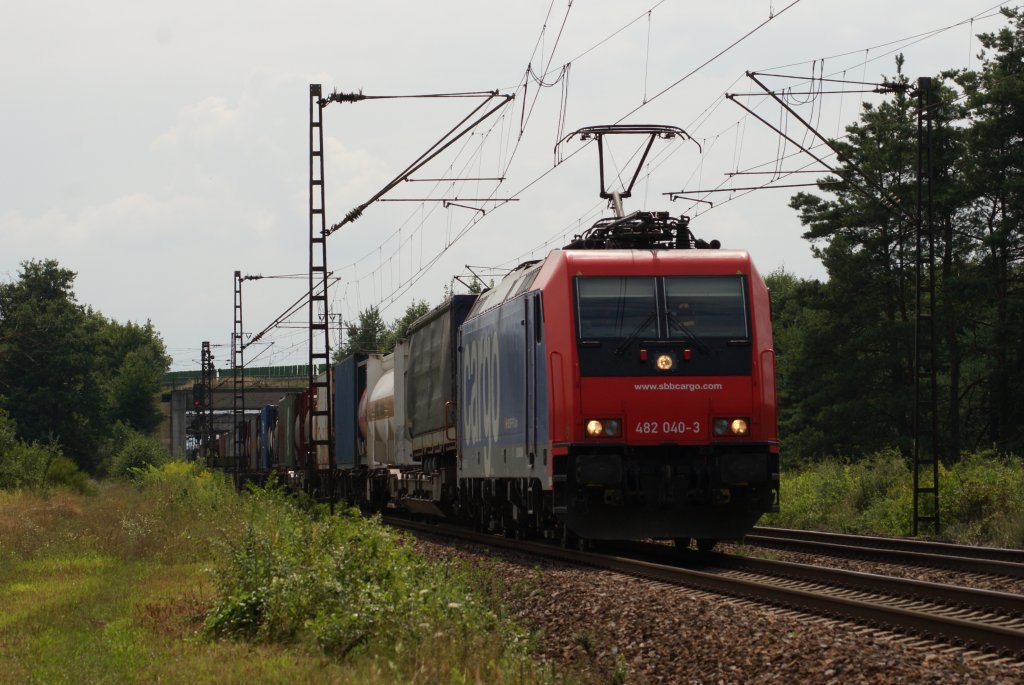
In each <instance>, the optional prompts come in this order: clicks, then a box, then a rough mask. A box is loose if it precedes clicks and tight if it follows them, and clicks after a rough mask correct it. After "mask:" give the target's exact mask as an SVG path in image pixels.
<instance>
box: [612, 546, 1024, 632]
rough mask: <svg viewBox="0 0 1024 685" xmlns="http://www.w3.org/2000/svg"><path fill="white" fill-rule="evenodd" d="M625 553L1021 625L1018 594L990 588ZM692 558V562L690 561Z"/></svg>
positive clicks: (672, 552)
mask: <svg viewBox="0 0 1024 685" xmlns="http://www.w3.org/2000/svg"><path fill="white" fill-rule="evenodd" d="M621 549H622V550H623V551H624V552H626V553H628V554H631V555H632V554H637V555H644V556H645V557H647V558H653V559H657V560H659V561H661V562H664V563H668V564H678V563H680V562H683V563H692V562H696V563H699V564H701V565H704V566H712V567H715V568H723V569H730V570H735V571H741V572H749V573H759V574H763V575H768V576H774V577H777V578H785V579H791V580H798V581H801V582H808V583H821V584H824V585H829V586H832V587H839V588H848V589H850V590H856V591H859V592H874V593H880V594H886V595H889V596H891V597H895V598H902V599H912V600H916V601H923V602H932V603H942V604H944V605H946V606H947V607H949V608H956V609H964V608H969V609H972V610H976V611H987V612H991V613H993V614H999V615H1000V616H1004V617H1008V618H1011V619H1013V620H1017V621H1019V622H1020V623H1021V626H1022V627H1024V595H1018V594H1014V593H1011V592H1000V591H996V590H982V589H978V588H970V587H963V586H959V585H944V584H942V583H933V582H930V581H924V580H916V579H913V578H902V577H896V576H885V575H880V574H876V573H865V572H862V571H849V570H846V569H837V568H830V567H827V566H813V565H810V564H798V563H794V562H790V561H778V560H775V559H759V558H755V557H746V556H741V555H733V554H718V553H715V554H697V553H694V552H689V553H688V554H687V555H685V556H684V555H681V554H680V553H679V551H678V550H676V549H675V548H673V547H668V546H666V545H658V544H652V543H622V545H621ZM691 560H692V561H691Z"/></svg>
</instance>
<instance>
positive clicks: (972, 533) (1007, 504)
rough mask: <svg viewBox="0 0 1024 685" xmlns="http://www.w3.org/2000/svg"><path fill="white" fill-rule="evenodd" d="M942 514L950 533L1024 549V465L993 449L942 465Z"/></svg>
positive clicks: (974, 542)
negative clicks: (948, 466)
mask: <svg viewBox="0 0 1024 685" xmlns="http://www.w3.org/2000/svg"><path fill="white" fill-rule="evenodd" d="M940 479H941V480H940V483H941V488H942V490H941V493H940V495H939V497H940V499H939V514H940V517H941V519H942V522H943V529H944V531H943V532H944V533H945V534H946V535H949V536H951V537H953V538H954V539H957V540H962V541H963V542H969V543H973V544H989V545H999V546H1011V547H1024V463H1022V462H1021V460H1020V459H1019V458H1017V457H1010V456H1001V455H998V454H995V453H992V452H984V453H980V454H972V455H968V456H967V457H965V458H964V459H962V460H961V461H960V462H958V463H956V464H955V465H954V466H953V467H952V468H951V469H948V470H947V469H942V471H941V474H940Z"/></svg>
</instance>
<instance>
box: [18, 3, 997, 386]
mask: <svg viewBox="0 0 1024 685" xmlns="http://www.w3.org/2000/svg"><path fill="white" fill-rule="evenodd" d="M569 4H570V3H569V2H567V0H554V2H552V0H529V1H523V2H493V1H490V0H475V1H466V2H462V1H458V2H457V1H452V0H448V1H445V2H422V1H407V0H392V1H391V2H386V3H384V2H382V3H368V2H359V3H356V2H344V1H341V2H306V1H303V0H295V1H294V2H292V3H287V7H286V6H285V5H286V3H277V2H253V1H250V2H218V1H216V0H214V1H210V0H206V1H204V2H195V1H193V0H182V1H181V2H177V3H174V4H173V5H167V4H166V3H162V4H157V3H151V2H139V1H138V0H134V1H132V2H127V1H114V0H99V1H98V2H93V3H78V2H66V1H65V2H52V1H47V0H41V1H39V2H32V3H8V4H7V5H6V6H5V8H4V11H3V14H2V21H0V63H2V64H3V65H4V69H3V71H2V73H0V84H2V88H0V93H2V95H0V173H2V176H0V240H2V242H0V246H2V249H0V278H3V279H5V280H11V279H14V278H16V276H17V272H18V268H19V264H20V263H21V262H22V261H23V260H28V259H45V258H52V259H56V260H58V261H59V262H60V263H61V265H62V266H65V267H68V268H71V269H73V270H75V271H76V272H78V279H77V285H76V291H77V295H78V299H79V301H80V302H83V303H86V304H89V305H91V306H92V307H94V308H95V309H98V310H99V311H101V312H102V313H103V314H105V315H106V316H108V317H110V318H113V319H116V320H118V321H128V320H131V321H138V322H144V321H145V320H146V319H151V320H152V321H153V324H154V325H155V326H156V328H157V330H159V331H160V333H161V334H162V336H163V339H164V341H165V342H166V343H167V346H168V349H169V350H170V352H171V354H172V355H173V357H174V365H173V368H174V369H185V368H195V367H196V366H197V365H198V362H197V360H198V357H199V348H200V345H201V342H202V341H204V340H209V341H211V342H212V343H213V344H214V345H224V347H219V348H216V349H215V354H216V355H217V357H218V359H217V365H218V366H225V365H227V363H228V359H229V351H228V347H227V345H228V343H229V341H230V334H231V329H232V322H233V318H232V316H233V313H232V285H233V273H234V271H235V270H236V269H237V270H240V271H242V273H244V274H262V275H264V276H272V275H290V274H302V273H304V272H305V271H306V269H307V263H308V262H307V260H308V256H307V250H308V217H307V197H308V180H309V179H308V133H309V128H308V127H309V98H308V92H309V84H310V83H321V84H323V86H324V89H325V92H330V91H331V90H333V89H335V88H337V89H338V90H339V91H345V92H349V91H359V90H361V91H362V92H364V93H366V94H368V95H409V94H422V93H452V92H465V91H489V90H498V91H499V92H501V93H504V94H510V95H515V100H514V101H513V103H512V104H510V105H509V106H507V107H505V108H504V109H502V110H500V111H499V112H498V113H497V114H495V116H493V117H492V118H491V119H488V120H487V121H486V122H485V123H484V124H483V125H481V126H480V127H478V128H477V129H475V130H474V132H473V134H472V135H470V136H467V137H466V138H464V139H463V140H461V141H459V142H458V143H456V144H455V145H453V146H452V147H451V148H450V149H449V150H448V151H447V153H446V154H444V155H442V156H440V157H438V159H437V160H435V161H434V162H433V163H431V164H430V165H429V166H427V167H425V168H424V169H423V170H421V171H420V172H418V173H417V174H416V175H415V176H416V177H418V178H423V179H428V178H467V177H473V178H478V177H484V178H492V177H501V178H504V180H503V181H501V182H500V183H498V182H495V181H473V182H462V183H448V182H445V183H434V182H418V183H417V182H410V183H403V184H402V185H401V186H400V187H398V188H396V189H395V190H394V191H392V192H391V193H390V194H389V195H388V196H387V197H389V198H426V197H431V198H438V199H440V198H454V197H458V198H460V199H461V198H471V197H495V198H516V200H517V201H516V202H509V203H506V204H501V205H500V206H499V203H495V202H490V203H479V202H460V203H459V204H463V205H466V206H452V207H448V208H445V207H444V206H443V205H442V203H440V202H429V203H427V202H423V203H418V202H395V203H387V204H382V203H377V204H374V205H372V206H370V207H369V208H368V209H367V210H366V212H365V214H364V215H363V216H362V218H360V219H359V220H358V221H356V222H354V223H352V224H349V225H347V226H345V227H344V228H342V229H341V230H339V231H338V232H336V233H335V234H334V235H332V236H331V238H330V240H329V242H328V267H329V268H330V269H331V270H332V271H334V272H335V275H336V276H338V278H339V281H338V284H337V285H336V286H335V287H332V289H331V299H332V301H333V303H332V316H333V315H335V314H339V315H340V316H341V317H342V318H343V319H352V318H354V317H355V316H356V314H357V312H358V311H359V310H360V309H362V308H364V307H367V306H369V305H372V304H375V303H379V304H381V306H382V307H383V308H384V311H383V315H384V317H385V318H386V319H388V320H390V319H393V318H397V317H398V316H400V315H401V314H402V312H403V310H404V308H405V306H406V305H407V304H408V303H409V302H410V301H411V300H412V299H413V298H424V299H427V300H428V301H430V302H431V304H436V303H437V302H439V300H440V298H441V295H442V292H443V289H444V286H445V284H446V283H449V282H450V279H451V277H452V276H453V275H456V274H459V275H464V274H467V273H468V272H467V268H466V265H473V266H474V267H483V269H480V268H477V271H478V272H480V273H485V272H487V269H488V268H491V267H502V268H509V267H511V266H514V265H515V263H516V262H517V261H519V260H521V259H528V258H531V257H540V256H543V254H545V253H546V251H547V250H548V249H550V248H551V247H557V246H559V245H560V244H561V241H562V239H563V237H565V236H568V237H571V235H572V234H573V233H574V232H578V231H580V230H582V229H584V228H586V226H588V225H590V223H592V222H593V221H594V220H595V219H596V218H598V217H600V216H607V215H608V211H607V209H606V208H605V207H604V205H603V204H602V203H601V201H600V199H599V198H598V194H597V193H598V166H597V153H596V149H594V147H593V146H590V147H587V148H584V147H583V146H582V145H581V144H580V143H579V142H578V141H570V142H569V143H566V144H565V145H563V146H562V148H561V158H562V160H563V161H561V163H559V164H557V165H555V160H556V157H555V150H554V143H555V141H556V140H557V139H558V137H559V135H560V133H562V134H565V133H569V132H571V131H573V130H575V129H577V128H579V127H582V126H588V125H595V124H608V123H615V122H617V121H620V120H624V121H625V122H627V123H644V124H647V123H650V124H670V125H674V126H679V127H682V128H684V129H686V130H687V131H688V132H689V133H690V134H691V135H692V136H693V138H694V139H695V141H696V142H697V143H699V144H700V146H701V149H702V150H703V153H701V152H699V151H698V147H697V145H696V144H694V143H693V142H683V141H659V142H658V143H656V144H655V147H654V149H653V150H652V153H651V155H652V156H651V158H649V160H648V161H649V164H647V165H645V168H644V169H642V170H641V175H640V178H639V180H638V181H637V184H636V187H635V188H634V192H633V198H631V199H630V200H627V201H626V210H627V211H631V210H635V209H643V208H646V209H656V210H668V211H671V212H672V213H673V214H681V213H687V214H690V215H691V216H693V217H694V218H693V222H692V224H691V226H692V228H693V229H694V232H695V233H696V234H697V235H698V236H700V237H704V238H708V239H711V238H717V239H718V240H720V241H721V242H722V244H723V246H724V247H727V248H737V249H746V250H749V251H750V252H751V254H752V255H753V257H754V259H755V260H756V262H757V263H758V264H759V266H760V269H761V271H762V272H763V273H767V272H770V271H772V270H775V269H778V268H780V267H784V268H785V269H787V270H788V271H791V272H793V273H795V274H797V275H799V276H804V277H814V278H824V277H825V273H824V270H823V269H822V268H821V266H820V264H819V263H818V262H817V261H816V260H815V259H814V257H813V255H812V254H811V250H810V246H809V245H808V244H807V243H806V241H804V240H802V239H801V237H800V235H801V233H802V228H801V226H800V225H799V221H798V220H797V217H796V214H795V212H793V211H792V210H790V209H789V208H788V206H787V203H788V200H789V197H790V196H791V195H792V193H793V192H796V190H798V189H789V190H761V191H757V192H754V193H749V194H745V193H741V192H734V193H716V194H708V195H699V197H700V198H701V199H705V200H708V201H710V202H713V203H714V206H713V207H712V206H709V205H708V204H705V203H698V204H695V203H691V202H687V201H684V200H680V201H676V202H670V201H669V199H668V197H666V196H664V195H663V193H667V192H670V191H678V190H687V191H694V190H702V189H709V188H715V187H730V186H729V185H728V184H730V183H732V184H733V185H732V186H731V187H737V188H738V187H745V186H749V185H755V184H756V185H761V184H764V183H767V182H769V181H770V180H771V177H770V176H754V175H741V176H734V177H732V178H731V180H730V178H729V177H726V176H724V175H723V174H724V173H726V172H729V171H741V170H751V169H757V170H770V169H779V170H782V171H789V170H793V169H798V168H806V169H815V168H820V166H819V165H816V164H815V163H814V162H813V160H811V159H810V158H809V157H807V156H806V155H800V154H795V155H794V154H793V153H794V148H793V147H792V146H783V145H782V144H781V143H780V142H779V137H778V136H777V135H776V134H775V133H773V132H772V131H771V130H770V129H769V128H768V127H766V126H765V125H764V124H761V123H759V122H757V121H756V120H754V119H753V118H751V117H748V116H745V113H744V112H743V110H742V109H740V107H739V106H738V105H737V104H735V103H734V102H731V101H728V100H724V99H723V97H722V96H723V95H724V94H725V93H727V92H728V93H740V94H745V93H749V92H752V90H753V91H756V86H755V85H753V84H752V82H751V81H749V80H748V79H747V78H745V77H744V72H746V71H748V70H755V71H766V70H774V71H775V72H776V73H779V74H789V75H795V76H801V77H811V76H812V75H813V76H819V77H820V76H822V75H824V76H826V77H829V76H831V77H834V78H846V79H849V80H857V81H871V82H876V81H878V80H880V79H881V78H882V76H883V75H891V74H892V73H893V72H894V69H895V67H894V57H893V52H894V51H896V50H899V51H902V52H903V53H904V54H905V55H906V66H905V69H904V70H905V72H906V74H907V75H908V76H910V77H911V78H916V77H917V76H921V75H932V74H935V73H937V72H938V71H939V70H942V69H949V68H964V67H970V66H975V67H976V66H977V65H978V59H977V54H978V52H979V46H978V42H977V39H976V38H973V35H975V34H977V33H980V32H984V31H993V30H996V29H998V28H999V27H1001V26H1002V25H1003V24H1004V22H1003V19H1002V18H1001V17H999V16H996V17H988V15H990V14H991V13H992V12H991V10H992V9H993V8H994V5H993V3H992V2H990V1H984V0H983V1H977V0H932V1H930V2H912V1H909V0H895V1H893V0H886V1H882V0H861V1H859V2H849V1H844V2H839V1H838V0H801V1H799V2H797V3H795V4H794V5H792V6H789V2H788V0H774V1H772V0H750V1H747V0H734V1H725V0H723V1H722V2H714V3H712V2H688V1H683V0H663V1H662V2H658V0H646V1H643V2H639V1H635V0H634V1H630V2H622V1H621V0H619V1H617V2H612V1H606V0H575V1H574V2H572V3H571V8H569V9H568V12H567V5H569ZM649 10H650V11H649ZM771 16H774V18H772V19H771V20H770V21H767V20H769V17H771ZM971 17H977V18H976V19H975V20H974V21H973V22H972V21H970V19H971ZM985 17H988V18H985ZM634 20H636V21H634ZM766 21H767V23H764V22H766ZM630 22H632V23H630ZM762 23H764V25H763V26H761V27H760V28H759V29H758V30H756V31H755V32H754V33H753V34H751V35H750V36H749V37H747V38H745V39H744V40H742V41H741V42H739V43H738V44H737V45H735V46H734V47H732V48H731V49H729V50H727V51H726V52H725V53H724V54H723V55H721V56H720V57H718V58H717V59H715V60H714V61H712V62H711V63H710V64H708V65H707V66H704V67H703V68H701V69H699V70H698V71H696V72H695V73H693V75H692V76H689V77H687V75H688V74H690V72H693V71H694V70H695V69H697V68H698V67H700V65H702V64H703V63H704V62H705V61H707V60H709V59H710V58H712V57H713V56H714V55H715V54H716V53H718V52H720V51H722V50H724V49H726V48H728V47H729V46H730V45H731V44H733V43H734V42H735V41H737V40H739V39H741V38H742V37H743V36H744V35H745V34H747V33H748V32H750V31H751V30H753V29H755V28H756V27H758V26H759V25H761V24H762ZM958 24H959V25H958ZM945 27H952V28H949V29H948V30H946V31H941V32H936V33H934V34H930V33H928V32H931V31H933V30H935V29H941V28H945ZM921 34H927V35H921ZM912 36H917V37H916V38H911V37H912ZM567 63H568V64H570V66H569V67H568V68H564V67H563V65H566V64H567ZM528 65H532V67H533V71H534V72H535V74H536V77H531V78H529V79H526V78H524V76H525V74H526V72H527V66H528ZM787 65H792V66H787ZM777 67H784V68H777ZM545 72H547V74H546V75H545ZM684 77H687V78H684ZM559 79H561V80H559ZM681 79H682V80H681ZM541 81H543V82H544V84H545V85H546V87H543V88H542V87H540V82H541ZM556 81H557V83H556ZM524 82H525V83H526V86H525V88H524V86H523V84H524ZM674 84H675V85H674ZM770 85H771V87H779V86H782V85H789V86H792V87H793V91H794V94H793V95H792V96H791V99H793V100H794V101H797V100H803V101H805V102H804V104H802V105H801V106H800V107H801V111H802V112H803V116H805V118H807V119H809V120H813V121H814V123H815V125H816V126H817V127H818V128H819V129H820V130H821V131H822V132H823V133H824V134H825V135H828V136H833V137H834V136H836V135H841V134H842V131H843V127H844V126H845V125H846V124H848V123H850V122H851V121H853V120H854V118H855V117H856V115H857V111H858V109H859V107H860V105H861V102H862V101H869V102H877V101H878V100H879V96H874V95H868V96H863V95H861V94H846V95H822V96H819V97H810V96H804V95H800V92H807V91H809V90H812V89H813V87H812V85H811V84H810V83H809V82H800V81H795V80H793V81H785V82H784V81H782V80H780V79H774V80H770ZM833 86H834V87H831V86H830V88H829V89H831V90H839V89H841V88H842V86H839V85H835V84H833ZM847 88H853V86H847ZM741 99H742V100H743V101H745V102H748V103H750V105H751V106H757V107H758V112H759V113H761V114H762V115H763V116H764V117H765V118H766V119H768V120H770V121H773V122H775V123H779V124H783V125H786V126H788V130H789V132H790V133H791V134H792V135H794V137H797V138H798V139H800V140H806V141H808V142H809V135H808V134H807V133H806V132H804V131H803V130H802V129H800V128H799V127H798V126H797V124H796V122H795V120H793V119H791V118H790V119H789V120H788V121H787V120H786V119H784V118H782V117H781V115H780V109H779V108H778V107H777V106H775V105H774V104H773V103H772V102H771V101H769V100H767V99H766V98H750V97H743V98H741ZM645 102H646V104H645ZM479 103H480V100H472V99H446V100H409V99H396V100H373V101H364V102H360V103H356V104H331V105H329V106H328V107H327V108H326V109H325V110H324V132H325V135H326V142H325V162H326V173H325V180H326V184H325V187H326V192H327V200H326V209H327V217H328V222H329V223H336V222H338V221H340V220H341V219H342V217H344V215H345V214H346V213H347V212H348V211H349V210H351V209H352V208H353V207H355V206H357V205H359V204H361V203H362V202H364V201H366V200H367V199H369V198H370V197H371V196H372V195H373V194H374V193H375V192H376V191H377V190H379V189H380V188H381V187H383V186H384V184H385V183H387V182H388V181H389V180H390V179H391V178H392V177H394V176H395V175H396V174H397V173H398V172H399V171H400V170H401V169H402V168H404V167H405V166H406V165H407V164H409V163H410V162H411V161H412V160H413V159H415V158H416V157H418V156H419V155H420V154H421V153H422V152H423V151H424V150H425V149H426V148H427V147H428V146H430V145H431V144H433V143H434V142H435V141H436V140H437V139H438V138H440V137H441V135H443V134H444V133H445V131H447V130H448V129H449V128H451V127H452V126H454V125H455V124H456V123H457V122H458V121H459V120H461V119H462V118H463V117H464V116H465V115H466V114H468V113H469V112H470V111H471V109H472V108H474V107H476V106H477V105H478V104H479ZM627 115H628V116H627ZM624 117H625V119H623V118H624ZM638 143H639V141H638V140H635V139H631V140H628V141H627V140H622V141H618V142H617V143H616V145H615V146H613V147H612V149H611V151H610V156H609V160H608V163H609V165H610V166H609V170H610V171H609V175H610V176H612V175H616V174H617V175H623V176H628V175H631V174H632V167H630V166H628V165H627V160H628V159H629V158H630V156H631V155H632V154H633V152H634V150H635V149H636V146H637V145H638ZM781 155H792V156H790V157H788V158H787V159H785V160H783V161H782V162H779V163H778V164H776V163H775V160H776V159H777V157H779V156H781ZM826 161H828V160H826ZM812 180H813V175H811V174H801V175H799V176H796V175H794V176H789V177H787V178H784V179H780V180H777V181H776V183H779V184H783V183H798V182H799V183H806V182H810V181H812ZM467 206H468V207H472V206H476V207H480V208H481V209H484V210H486V214H484V213H481V212H478V211H476V210H475V209H472V208H467ZM494 272H495V271H492V272H491V273H494ZM243 288H244V289H243V294H244V304H245V309H244V316H245V324H246V325H245V329H246V331H247V332H249V333H257V332H259V331H261V330H262V329H263V328H264V327H266V326H267V325H268V324H269V323H270V322H272V321H273V320H274V319H275V317H276V316H277V315H278V314H280V313H282V312H283V311H284V310H285V309H286V308H287V307H288V305H290V304H291V303H292V302H294V301H295V300H296V299H298V298H299V297H301V296H302V295H303V293H304V291H305V288H306V284H305V281H304V280H301V279H266V280H259V281H255V280H254V281H250V282H246V283H245V284H244V286H243ZM304 322H305V309H302V310H301V312H300V314H299V315H298V316H296V317H293V319H292V320H291V322H290V323H287V324H286V325H285V326H284V327H281V328H278V329H275V330H273V331H270V332H268V333H267V334H266V335H265V337H264V338H263V340H262V341H261V342H260V343H257V344H255V345H253V346H251V347H250V348H249V349H248V350H247V352H246V357H247V359H249V360H255V361H253V362H252V363H253V364H254V365H257V366H262V365H265V364H284V363H305V355H306V347H305V345H306V343H305V332H304V330H303V326H304Z"/></svg>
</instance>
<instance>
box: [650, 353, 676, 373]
mask: <svg viewBox="0 0 1024 685" xmlns="http://www.w3.org/2000/svg"><path fill="white" fill-rule="evenodd" d="M655 364H656V365H657V367H658V370H659V371H671V370H672V367H673V366H675V362H674V361H673V360H672V357H671V356H670V355H667V354H659V355H658V360H657V361H656V362H655Z"/></svg>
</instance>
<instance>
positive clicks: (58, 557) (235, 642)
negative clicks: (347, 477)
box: [0, 463, 558, 683]
mask: <svg viewBox="0 0 1024 685" xmlns="http://www.w3.org/2000/svg"><path fill="white" fill-rule="evenodd" d="M500 587H501V585H500V583H499V582H496V580H495V579H494V578H493V577H492V576H491V575H490V574H488V573H487V570H486V569H471V568H467V567H465V566H464V565H460V564H458V563H454V562H453V563H449V564H436V563H433V564H431V563H428V562H426V561H425V560H423V559H422V558H421V557H420V556H419V555H417V554H416V553H415V552H414V551H413V549H412V548H411V546H409V545H405V544H402V543H401V542H400V540H399V539H398V537H397V536H396V534H394V533H393V532H391V531H389V530H387V529H385V528H383V527H382V526H380V525H379V524H377V523H375V522H374V521H372V520H368V519H364V518H362V517H359V516H354V515H348V514H341V515H338V516H334V517H329V516H325V515H323V514H322V509H320V508H319V507H317V506H314V505H312V504H309V503H303V502H302V501H300V500H295V499H293V498H288V497H285V496H284V495H282V494H280V493H278V492H273V491H255V492H253V493H249V494H247V495H243V496H239V495H237V494H236V493H235V492H234V490H233V489H232V488H231V487H230V486H229V485H228V484H227V483H225V482H224V481H223V480H222V479H221V478H220V477H219V476H217V475H214V474H210V473H207V472H201V471H197V470H194V469H192V468H190V467H188V466H186V465H185V464H181V463H172V464H168V465H166V466H164V467H162V468H161V469H151V470H149V471H148V472H146V473H145V474H144V476H142V477H141V478H140V481H139V483H137V484H128V483H120V484H105V485H101V486H100V488H99V492H98V493H96V494H94V495H88V494H85V495H83V494H78V493H72V492H69V491H60V492H52V493H50V494H48V495H38V494H32V493H29V492H25V491H22V492H4V491H0V606H2V607H3V610H2V611H0V682H12V683H14V682H16V683H24V682H44V683H62V682H67V683H72V682H73V683H84V682H103V683H116V682H147V683H148V682H188V683H196V682H218V683H220V682H282V683H284V682H288V683H294V682H340V683H393V682H416V683H442V682H457V683H464V682H470V683H476V682H481V683H483V682H486V683H503V682H505V683H507V682H515V683H520V682H525V683H533V682H549V681H552V680H556V679H558V678H556V677H552V676H551V675H550V674H549V673H547V672H546V670H545V669H543V668H539V667H537V666H535V665H534V664H533V663H532V662H531V661H530V659H529V647H530V645H529V642H528V639H527V636H526V634H525V633H524V632H522V631H521V630H519V629H517V628H515V627H514V626H513V625H512V623H511V622H510V621H509V620H508V619H507V617H505V616H502V615H501V609H500V601H499V600H498V599H497V596H498V593H499V591H500V590H499V588H500Z"/></svg>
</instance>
